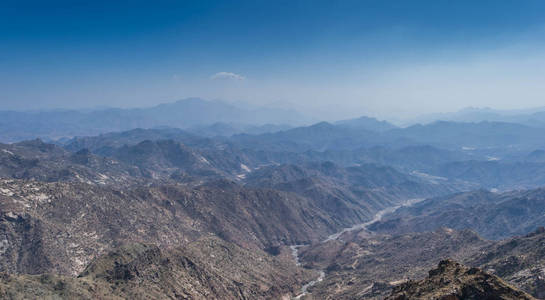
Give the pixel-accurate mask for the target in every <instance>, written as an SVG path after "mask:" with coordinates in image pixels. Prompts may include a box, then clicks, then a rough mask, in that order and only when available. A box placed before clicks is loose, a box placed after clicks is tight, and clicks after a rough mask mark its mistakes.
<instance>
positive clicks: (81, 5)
mask: <svg viewBox="0 0 545 300" xmlns="http://www.w3.org/2000/svg"><path fill="white" fill-rule="evenodd" d="M113 2H115V3H113ZM0 31H1V32H0V36H1V37H2V39H1V41H0V89H1V94H0V109H37V108H56V107H93V106H102V105H107V106H121V107H134V106H151V105H154V104H157V103H162V102H170V101H175V100H177V99H181V98H185V97H192V96H197V97H203V98H208V99H223V100H227V101H238V102H245V103H249V104H253V105H271V106H284V107H295V108H297V109H299V110H307V111H312V112H313V113H315V114H316V115H319V116H323V117H324V118H328V117H329V118H342V117H350V116H355V115H361V114H368V115H374V116H383V117H402V116H408V115H415V114H419V113H428V112H437V111H452V110H456V109H459V108H462V107H466V106H491V107H495V108H504V109H510V108H522V107H532V106H540V105H545V101H543V98H542V95H545V93H544V92H545V88H544V87H543V86H545V84H543V79H545V71H542V70H545V68H544V67H545V60H544V58H545V53H544V52H543V50H544V48H543V46H544V45H543V41H544V37H545V35H544V34H545V1H501V0H496V1H441V0H434V1H378V0H377V1H364V0H361V1H319V0H315V1H294V0H292V1H260V0H254V1H9V0H8V1H2V2H1V3H0Z"/></svg>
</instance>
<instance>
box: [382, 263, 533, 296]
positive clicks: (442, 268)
mask: <svg viewBox="0 0 545 300" xmlns="http://www.w3.org/2000/svg"><path fill="white" fill-rule="evenodd" d="M409 299H422V300H424V299H426V300H427V299H437V300H462V299H467V300H470V299H475V300H478V299H504V300H509V299H513V300H515V299H517V300H521V299H528V300H529V299H534V298H533V297H532V296H530V295H528V294H526V293H525V292H523V291H520V290H517V289H516V288H514V287H512V286H510V285H509V284H507V283H505V282H504V281H502V280H501V279H500V278H498V277H496V276H494V275H490V274H488V273H486V272H483V271H482V270H480V269H478V268H468V267H465V266H463V265H461V264H459V263H456V262H454V261H452V260H443V261H441V262H440V263H439V265H438V267H437V268H436V269H433V270H431V271H430V272H429V275H428V277H427V278H426V279H423V280H419V281H408V282H406V283H403V284H401V285H399V286H397V287H395V288H394V290H393V291H392V294H391V295H390V296H388V297H387V298H386V300H409Z"/></svg>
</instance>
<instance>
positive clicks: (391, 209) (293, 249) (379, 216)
mask: <svg viewBox="0 0 545 300" xmlns="http://www.w3.org/2000/svg"><path fill="white" fill-rule="evenodd" d="M424 199H425V198H414V199H409V200H406V201H404V202H402V203H401V204H399V205H395V206H390V207H387V208H385V209H383V210H380V211H378V212H377V213H376V214H375V215H374V216H373V219H371V220H370V221H368V222H365V223H361V224H356V225H354V226H352V227H349V228H344V229H343V230H341V231H339V232H337V233H334V234H332V235H330V236H328V237H327V238H326V239H325V240H323V241H322V243H326V242H329V241H333V240H337V239H339V237H341V235H343V234H344V233H346V232H350V231H354V230H359V229H364V230H367V227H369V226H370V225H371V224H373V223H375V222H378V221H380V220H382V218H383V217H384V216H385V215H387V214H390V213H393V212H395V211H396V210H398V209H400V208H402V207H409V206H412V205H414V204H416V203H418V202H420V201H422V200H424ZM304 246H308V245H292V246H290V249H291V254H292V256H293V259H294V260H295V264H296V265H297V266H300V265H301V262H300V261H299V248H301V247H304ZM319 271H320V275H319V276H318V278H316V279H315V280H312V281H310V282H309V283H307V284H305V285H304V286H303V287H302V288H301V292H300V293H299V294H298V295H297V296H295V297H294V298H293V299H301V298H302V297H303V296H305V295H307V294H309V292H308V289H309V288H310V287H312V286H314V285H316V284H317V283H318V282H320V281H322V280H324V278H325V275H326V274H325V272H324V270H319Z"/></svg>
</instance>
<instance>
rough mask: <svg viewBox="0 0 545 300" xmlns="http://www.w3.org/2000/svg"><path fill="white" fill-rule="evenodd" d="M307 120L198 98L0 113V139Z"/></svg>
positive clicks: (279, 111) (295, 114)
mask: <svg viewBox="0 0 545 300" xmlns="http://www.w3.org/2000/svg"><path fill="white" fill-rule="evenodd" d="M305 120H306V117H305V116H303V115H301V114H300V113H298V112H296V111H292V110H287V109H276V108H244V107H241V106H235V105H232V104H229V103H226V102H222V101H208V100H203V99H199V98H188V99H184V100H180V101H177V102H173V103H166V104H160V105H157V106H154V107H150V108H133V109H120V108H107V109H100V110H55V111H37V112H15V111H0V137H1V140H0V142H16V141H21V140H25V139H33V138H36V137H40V138H43V139H46V140H47V139H50V140H55V139H59V138H63V137H73V136H83V135H96V134H100V133H105V132H112V131H123V130H130V129H134V128H154V127H160V126H170V127H177V128H189V127H197V126H209V125H212V124H215V123H218V122H220V123H227V124H229V123H236V124H240V125H239V126H241V125H265V124H292V125H301V124H303V123H305ZM239 132H240V130H239ZM242 132H244V131H243V130H242ZM262 132H267V129H266V128H263V129H262V130H261V131H260V132H259V133H262ZM237 133H238V132H237Z"/></svg>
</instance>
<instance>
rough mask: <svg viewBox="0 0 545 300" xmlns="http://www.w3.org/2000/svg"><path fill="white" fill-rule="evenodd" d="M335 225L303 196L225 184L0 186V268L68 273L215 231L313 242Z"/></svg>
mask: <svg viewBox="0 0 545 300" xmlns="http://www.w3.org/2000/svg"><path fill="white" fill-rule="evenodd" d="M336 227H337V226H336V224H335V223H334V222H333V221H332V219H331V218H330V217H329V216H328V215H327V214H326V213H325V212H324V211H322V210H321V209H319V208H318V207H316V206H315V205H314V204H313V203H311V202H310V201H309V200H308V199H305V198H301V197H298V196H296V195H293V194H287V193H284V192H278V191H274V190H269V189H249V188H243V187H241V186H239V185H236V184H234V183H232V182H229V181H220V182H213V183H211V184H208V185H203V186H200V187H197V188H189V187H184V186H180V185H164V186H156V187H139V188H134V189H121V190H120V189H116V188H113V187H104V186H96V185H88V184H82V183H67V182H58V183H42V182H35V181H23V180H1V181H0V243H1V244H0V256H1V258H2V259H1V260H0V271H5V272H12V273H28V274H37V273H43V272H52V273H56V274H64V275H75V274H78V273H79V272H81V271H82V269H83V268H84V267H85V265H86V264H87V263H88V262H89V261H90V260H91V259H93V258H94V257H96V256H97V255H100V254H102V253H104V252H105V251H107V250H109V249H111V248H113V247H116V246H118V245H120V244H121V243H124V242H127V241H135V242H146V243H154V244H156V245H159V246H161V247H171V246H176V245H184V244H187V243H188V242H190V241H193V240H195V239H197V238H199V237H201V236H203V235H206V234H208V233H214V234H217V235H218V236H220V237H222V238H224V239H226V240H228V241H231V242H235V243H237V244H238V245H242V246H244V247H247V248H250V249H252V248H253V249H267V248H271V247H278V246H282V245H290V244H297V243H308V242H310V241H312V240H319V239H321V238H324V237H325V236H327V234H329V233H332V232H333V231H335V230H336V229H335V228H336ZM37 254H40V255H37Z"/></svg>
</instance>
